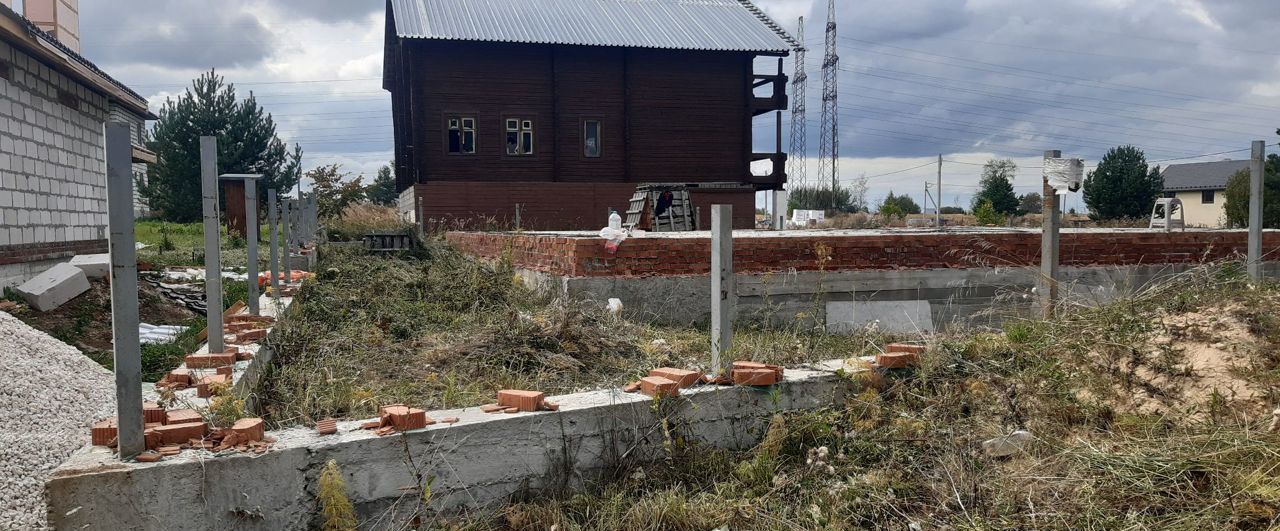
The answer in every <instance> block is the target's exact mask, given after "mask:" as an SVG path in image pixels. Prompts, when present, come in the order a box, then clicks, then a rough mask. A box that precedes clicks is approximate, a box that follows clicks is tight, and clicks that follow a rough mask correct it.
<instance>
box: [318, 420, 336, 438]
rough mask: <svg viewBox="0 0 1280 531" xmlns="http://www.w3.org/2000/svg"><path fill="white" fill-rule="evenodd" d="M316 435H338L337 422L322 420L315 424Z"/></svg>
mask: <svg viewBox="0 0 1280 531" xmlns="http://www.w3.org/2000/svg"><path fill="white" fill-rule="evenodd" d="M316 433H317V434H319V435H333V434H335V433H338V421H337V420H336V419H324V420H322V421H319V422H317V423H316Z"/></svg>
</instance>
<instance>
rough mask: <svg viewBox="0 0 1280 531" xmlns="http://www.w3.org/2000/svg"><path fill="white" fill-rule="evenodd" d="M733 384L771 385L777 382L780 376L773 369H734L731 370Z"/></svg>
mask: <svg viewBox="0 0 1280 531" xmlns="http://www.w3.org/2000/svg"><path fill="white" fill-rule="evenodd" d="M732 374H733V384H734V385H755V386H763V385H773V384H776V383H778V381H780V380H781V378H780V377H779V375H778V372H777V371H775V370H773V369H767V368H766V369H734V370H733V372H732Z"/></svg>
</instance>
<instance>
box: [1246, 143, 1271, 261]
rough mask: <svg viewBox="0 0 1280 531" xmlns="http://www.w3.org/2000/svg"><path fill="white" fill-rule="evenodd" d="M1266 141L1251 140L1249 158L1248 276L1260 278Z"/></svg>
mask: <svg viewBox="0 0 1280 531" xmlns="http://www.w3.org/2000/svg"><path fill="white" fill-rule="evenodd" d="M1266 152H1267V143H1266V142H1265V141H1262V140H1255V141H1253V153H1252V158H1251V159H1250V160H1249V264H1248V269H1249V278H1250V279H1252V280H1253V281H1254V282H1257V281H1259V280H1262V198H1263V191H1262V190H1263V188H1262V181H1263V175H1264V174H1265V172H1266V167H1265V165H1264V163H1263V161H1264V159H1265V158H1266Z"/></svg>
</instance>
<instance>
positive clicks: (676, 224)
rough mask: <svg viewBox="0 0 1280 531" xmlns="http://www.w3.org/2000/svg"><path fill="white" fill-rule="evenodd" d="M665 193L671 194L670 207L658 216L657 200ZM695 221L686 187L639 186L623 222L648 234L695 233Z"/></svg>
mask: <svg viewBox="0 0 1280 531" xmlns="http://www.w3.org/2000/svg"><path fill="white" fill-rule="evenodd" d="M667 193H670V194H672V197H671V206H670V207H669V208H667V210H666V211H665V212H663V213H662V215H660V216H659V215H657V213H656V212H655V210H656V208H657V205H658V201H659V199H660V198H661V197H662V195H663V194H667ZM695 218H696V211H695V209H694V207H693V202H692V201H690V199H689V190H687V189H686V188H685V187H683V186H654V185H640V186H638V187H636V193H635V194H634V195H632V196H631V204H630V206H628V207H627V216H626V218H625V220H624V223H625V224H626V225H627V226H628V227H632V228H637V229H641V230H647V231H651V232H678V231H692V230H696V223H697V221H696V219H695Z"/></svg>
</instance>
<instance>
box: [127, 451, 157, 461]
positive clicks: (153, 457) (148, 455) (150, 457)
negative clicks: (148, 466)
mask: <svg viewBox="0 0 1280 531" xmlns="http://www.w3.org/2000/svg"><path fill="white" fill-rule="evenodd" d="M163 458H164V456H163V455H160V453H159V452H152V451H146V452H142V453H140V454H138V455H137V457H134V458H133V460H134V461H137V462H139V463H154V462H156V461H159V460H161V459H163Z"/></svg>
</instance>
